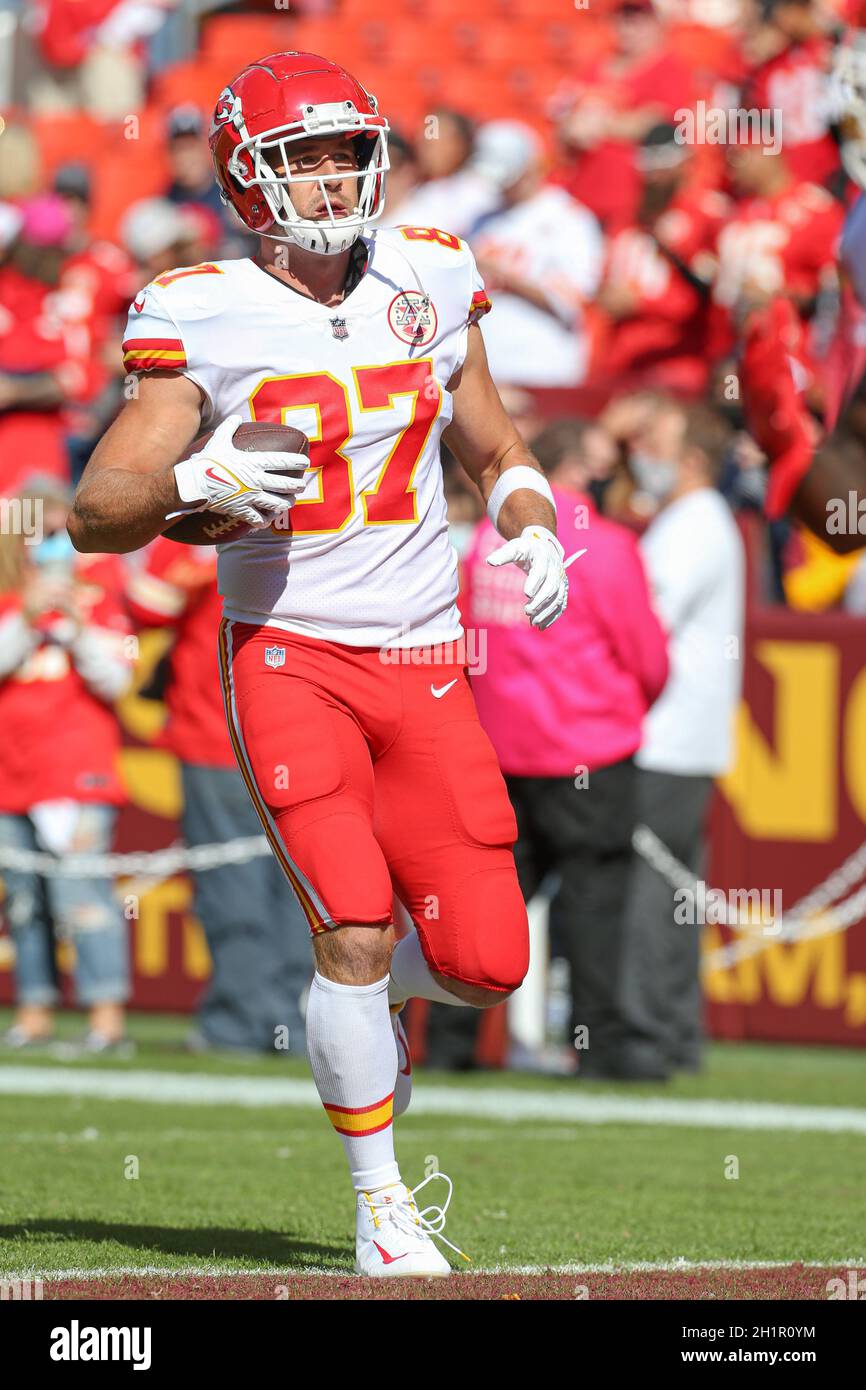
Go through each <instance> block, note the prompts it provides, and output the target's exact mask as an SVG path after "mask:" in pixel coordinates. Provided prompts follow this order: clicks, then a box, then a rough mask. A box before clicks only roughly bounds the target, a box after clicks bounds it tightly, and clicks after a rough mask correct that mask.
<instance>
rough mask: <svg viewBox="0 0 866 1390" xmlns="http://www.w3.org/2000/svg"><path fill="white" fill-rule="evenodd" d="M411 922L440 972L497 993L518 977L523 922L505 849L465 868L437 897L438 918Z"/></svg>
mask: <svg viewBox="0 0 866 1390" xmlns="http://www.w3.org/2000/svg"><path fill="white" fill-rule="evenodd" d="M496 857H497V858H498V855H497V856H496ZM416 925H417V928H418V935H419V936H420V938H421V941H422V943H423V946H424V954H425V956H427V959H428V962H429V964H430V966H431V968H432V969H433V970H437V971H438V972H439V974H440V975H446V976H448V977H449V978H450V979H453V980H459V981H461V983H463V984H467V985H475V986H477V987H480V988H481V989H489V990H491V991H493V992H495V993H497V994H510V993H511V992H512V990H515V989H517V987H518V986H519V985H520V984H521V983H522V981H523V978H524V976H525V975H526V971H527V969H528V967H529V924H528V921H527V917H526V905H525V903H524V901H523V895H522V893H521V891H520V887H519V884H518V882H517V871H516V870H515V867H514V860H513V859H512V857H511V854H510V853H507V852H505V853H504V854H503V858H502V862H500V863H498V864H491V866H490V867H489V868H483V869H478V868H476V869H474V870H473V871H472V873H470V874H468V875H467V876H466V877H465V878H464V879H463V880H462V882H461V883H460V884H459V885H458V886H457V889H456V891H455V892H454V893H452V894H450V895H449V901H448V902H447V903H443V905H442V914H441V920H440V921H438V922H430V921H421V922H417V923H416Z"/></svg>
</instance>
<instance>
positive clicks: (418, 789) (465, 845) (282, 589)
mask: <svg viewBox="0 0 866 1390" xmlns="http://www.w3.org/2000/svg"><path fill="white" fill-rule="evenodd" d="M387 132H388V123H387V121H386V120H385V118H384V116H383V115H382V114H380V112H379V110H378V108H377V105H376V101H375V99H374V98H373V97H372V96H371V95H370V94H369V93H368V92H367V91H366V90H365V89H364V88H363V87H362V86H361V85H360V84H359V83H358V82H357V81H356V80H355V79H354V78H353V77H352V76H350V74H349V73H347V72H345V71H344V70H343V69H342V68H340V67H338V66H337V65H336V64H334V63H331V62H329V61H328V60H326V59H324V58H320V57H317V56H316V55H314V54H309V53H281V54H276V55H273V56H270V57H266V58H263V59H262V60H261V61H260V62H257V63H253V64H252V65H251V66H249V67H248V68H246V69H245V70H244V71H243V72H242V73H241V74H240V76H239V77H238V78H237V79H236V80H235V81H233V82H232V83H231V85H230V86H229V87H227V88H226V89H225V90H224V91H223V92H222V94H221V96H220V98H219V100H218V102H217V105H216V110H215V113H214V118H213V124H212V128H211V136H210V143H211V149H212V152H213V157H214V164H215V168H216V176H217V180H218V183H219V186H220V188H221V190H222V192H223V195H224V197H225V199H226V201H227V202H228V203H229V204H230V205H231V206H232V207H233V208H234V209H235V211H236V212H237V213H238V214H239V215H240V217H241V219H242V220H243V221H244V222H245V223H246V225H247V227H249V228H250V229H251V230H253V231H255V232H258V233H259V234H260V236H261V241H260V245H259V250H258V254H257V255H256V257H255V258H252V259H242V260H235V261H223V262H217V263H214V264H205V265H198V266H192V267H186V268H182V269H179V270H176V271H173V272H171V273H168V274H165V275H161V276H159V277H158V278H157V279H156V280H155V281H154V282H153V283H152V284H150V285H148V286H147V288H146V289H145V290H143V291H142V292H141V293H140V294H139V296H138V298H137V299H136V300H135V302H134V304H133V306H132V309H131V310H130V316H129V324H128V329H127V337H126V344H125V354H126V363H127V367H128V369H129V370H130V371H131V372H134V373H136V374H137V376H138V379H139V381H138V389H137V392H136V394H135V398H134V399H133V400H131V401H130V402H129V403H128V404H127V405H126V406H125V408H124V410H123V412H122V413H121V414H120V416H119V417H118V419H117V420H116V421H115V423H114V424H113V425H112V427H111V429H110V430H109V431H108V432H107V434H106V435H105V436H104V438H103V439H102V441H101V443H100V444H99V446H98V448H97V449H96V451H95V453H94V455H93V458H92V459H91V462H90V464H89V466H88V469H87V472H86V474H85V475H84V477H83V479H82V482H81V485H80V488H79V491H78V495H77V499H76V503H75V508H74V513H73V516H72V519H71V522H70V531H71V534H72V537H73V540H74V542H75V544H76V546H77V547H78V548H79V549H82V550H95V551H130V550H135V549H136V548H138V547H139V546H143V545H146V544H147V543H148V542H149V541H151V540H153V538H154V537H155V536H157V535H159V533H160V532H161V531H163V530H164V528H165V525H166V517H167V515H169V514H170V513H172V512H174V511H177V510H178V509H180V508H183V507H185V506H196V507H207V508H208V509H210V510H214V511H218V512H221V513H224V514H225V515H226V516H228V517H233V518H239V519H242V520H244V521H246V522H248V523H250V524H251V525H252V526H253V527H254V529H253V530H251V531H249V532H248V533H247V534H246V535H245V536H244V537H243V538H242V539H238V540H235V541H233V542H232V543H230V544H227V545H224V546H220V547H219V587H220V592H221V594H222V597H223V603H224V617H223V620H222V624H221V629H220V637H219V644H220V661H221V672H222V679H223V683H224V694H225V702H226V709H227V714H228V719H229V726H230V732H231V737H232V741H233V744H234V749H235V753H236V756H237V760H238V765H239V767H240V769H241V772H242V774H243V776H244V778H245V780H246V783H247V787H248V789H249V792H250V796H251V797H252V799H253V802H254V804H255V806H256V809H257V811H258V813H259V816H260V818H261V821H262V824H263V826H264V828H265V831H266V833H267V835H268V837H269V839H270V841H271V844H272V847H273V850H274V853H275V854H276V855H277V857H278V859H279V861H280V863H281V864H282V866H283V869H284V871H285V873H286V876H287V878H288V879H289V881H290V883H291V884H292V886H293V888H294V890H295V892H296V894H297V896H298V899H299V901H300V903H301V906H302V908H303V910H304V913H305V915H306V918H307V920H308V922H309V924H310V929H311V931H312V933H313V940H314V947H315V953H316V963H317V970H316V974H315V977H314V980H313V984H312V987H311V991H310V997H309V1005H308V1009H307V1017H306V1030H307V1042H308V1051H309V1056H310V1061H311V1065H312V1071H313V1075H314V1077H315V1081H316V1085H317V1087H318V1090H319V1094H320V1096H321V1098H322V1102H323V1104H324V1107H325V1110H326V1112H327V1115H328V1118H329V1119H330V1121H331V1123H332V1124H333V1126H334V1128H335V1130H336V1131H337V1133H338V1134H339V1135H340V1137H341V1139H342V1142H343V1145H344V1148H345V1152H346V1156H347V1159H348V1162H349V1168H350V1171H351V1176H352V1183H353V1185H354V1188H355V1192H356V1199H357V1200H356V1206H357V1238H356V1264H355V1268H356V1271H357V1272H358V1273H362V1274H367V1275H403V1274H416V1275H437V1274H446V1273H448V1271H449V1268H450V1266H449V1265H448V1263H447V1261H446V1259H445V1258H444V1256H443V1255H442V1253H441V1252H440V1250H439V1249H438V1248H437V1246H436V1245H435V1244H434V1242H433V1241H432V1240H431V1234H437V1235H438V1234H439V1233H440V1232H441V1228H442V1225H443V1224H444V1211H445V1209H446V1208H447V1205H448V1200H446V1201H445V1203H444V1206H443V1207H442V1208H439V1207H433V1206H428V1207H427V1208H425V1209H424V1210H419V1208H418V1206H417V1205H416V1202H415V1199H414V1197H413V1194H412V1192H411V1191H410V1190H409V1189H408V1188H407V1187H406V1186H405V1185H404V1183H403V1181H402V1179H401V1175H400V1170H399V1168H398V1166H397V1162H396V1160H395V1157H394V1143H393V1132H392V1119H393V1115H394V1114H395V1113H400V1110H401V1109H402V1108H404V1107H405V1105H406V1104H407V1103H408V1091H409V1085H410V1071H411V1069H410V1065H409V1062H408V1054H407V1052H406V1048H405V1035H404V1034H403V1033H402V1029H401V1028H400V1026H399V1019H396V1011H399V1009H400V1007H401V1006H402V1005H403V1003H404V1002H405V1001H406V1000H407V999H409V998H412V997H419V998H425V999H431V1000H439V1001H442V1002H445V1003H449V1004H454V1005H457V1006H467V1005H470V1006H475V1007H480V1008H484V1007H486V1006H488V1005H492V1004H498V1003H500V1002H501V1001H502V1000H503V999H505V998H507V997H508V995H509V994H510V993H511V992H512V991H513V990H514V989H516V988H517V986H518V985H519V984H520V982H521V980H522V979H523V976H524V973H525V971H526V967H527V958H528V932H527V921H526V912H525V908H524V904H523V899H522V896H521V893H520V889H519V887H518V883H517V876H516V872H515V868H514V861H513V858H512V853H511V846H512V844H513V841H514V840H515V838H516V825H515V820H514V815H513V812H512V810H511V806H510V803H509V801H508V797H507V795H506V791H505V786H504V783H503V780H502V776H501V774H500V772H499V768H498V765H497V762H496V757H495V755H494V753H493V750H492V747H491V745H490V743H489V741H488V739H487V737H486V735H485V734H484V733H483V732H482V730H481V726H480V724H479V722H478V719H477V715H476V711H475V705H474V702H473V698H472V694H471V692H470V687H469V682H468V679H467V674H466V668H465V664H464V660H463V656H462V649H461V645H460V639H461V636H462V628H461V626H460V619H459V615H458V612H457V608H456V606H455V599H456V596H457V582H456V576H457V559H456V554H455V552H454V550H453V548H452V547H451V545H450V543H449V540H448V532H447V524H446V515H445V501H444V496H443V486H442V470H441V465H440V458H439V445H440V440H441V439H442V438H443V437H444V438H445V439H446V440H447V443H448V445H449V447H450V448H451V449H452V450H453V452H454V453H455V454H456V455H457V457H458V458H459V460H460V461H461V462H462V464H463V466H464V467H465V469H466V470H467V472H468V473H469V475H470V476H471V477H472V478H473V479H474V480H475V482H476V483H477V485H478V487H479V488H480V490H481V493H482V495H483V497H484V500H485V502H486V504H487V510H488V513H489V515H490V517H491V519H492V521H493V523H494V525H495V526H496V527H497V528H498V530H499V532H500V534H501V535H502V536H503V538H504V541H505V544H504V545H502V546H501V547H500V548H499V549H498V550H497V551H496V552H495V553H494V554H493V555H492V556H491V557H490V561H491V563H492V564H497V565H501V564H506V563H511V562H513V563H515V564H518V565H520V566H521V567H522V569H523V570H524V571H525V573H526V582H525V594H526V616H527V619H528V620H529V621H530V622H531V623H532V624H533V625H534V626H535V627H536V628H545V627H547V626H548V624H550V623H552V622H553V621H554V619H555V618H557V617H558V616H559V614H560V613H561V612H562V611H563V609H564V607H565V603H566V597H567V589H568V585H567V578H566V573H565V566H564V563H563V548H562V546H561V545H560V543H559V541H558V540H557V538H556V534H555V532H556V514H555V509H554V505H553V498H552V494H551V492H550V488H549V486H548V484H547V482H546V480H545V478H544V476H543V475H542V473H541V471H540V469H539V468H538V466H537V464H536V462H535V460H534V459H533V458H532V456H531V454H530V453H529V452H528V450H527V449H526V447H525V445H524V444H523V442H522V440H521V439H520V436H519V435H518V433H517V431H516V429H515V428H514V426H513V424H512V423H511V421H510V420H509V418H508V416H507V415H506V413H505V411H504V409H503V407H502V404H501V401H500V399H499V396H498V394H497V392H496V389H495V387H494V385H493V382H492V380H491V378H490V375H489V372H488V369H487V364H486V359H485V355H484V347H483V343H482V339H481V332H480V329H479V328H478V326H477V321H478V319H479V318H480V316H481V315H482V314H484V313H486V311H487V310H488V309H489V307H490V304H489V301H488V298H487V294H486V292H485V290H484V286H483V284H482V282H481V279H480V276H479V275H478V272H477V270H476V268H475V263H474V260H473V257H472V254H471V252H470V251H469V248H468V247H467V246H466V244H465V243H464V242H462V241H461V240H459V239H458V238H457V237H456V236H453V235H451V234H449V233H448V232H447V231H441V230H438V229H434V228H429V227H398V228H394V229H388V230H380V231H379V232H378V234H377V233H376V232H375V230H374V228H373V226H372V224H373V223H374V222H375V220H376V218H378V217H379V216H380V214H381V212H382V209H383V205H384V188H385V174H386V171H387V168H388V159H387ZM241 420H254V421H267V422H277V423H279V422H283V423H289V424H291V425H294V426H296V427H297V428H299V429H302V430H303V431H304V432H305V433H306V435H307V436H308V437H309V439H310V441H311V451H310V459H309V461H308V460H307V459H306V458H305V456H303V455H298V454H286V453H282V454H280V453H273V454H267V453H259V454H251V453H242V452H240V451H238V450H236V449H235V448H234V447H233V444H232V436H233V432H234V430H235V428H236V427H237V425H238V424H239V423H240V422H241ZM213 425H215V426H217V428H216V431H215V433H214V434H213V436H212V438H211V439H210V441H209V443H208V444H207V446H206V448H204V449H202V450H200V451H199V452H198V453H193V455H192V457H189V458H187V459H183V455H184V452H185V451H186V450H187V449H188V446H189V445H190V443H191V442H192V441H193V440H194V438H195V437H196V436H197V435H198V434H199V432H200V431H201V429H202V427H203V426H213ZM179 460H180V461H179ZM308 462H309V467H308V469H307V472H306V474H305V476H304V477H303V478H302V479H301V480H300V481H298V478H297V472H298V469H299V468H301V467H307V464H308ZM292 470H294V473H293V471H292ZM392 892H396V894H397V896H398V897H399V899H400V900H401V901H402V902H403V903H404V904H405V906H406V908H407V909H408V911H409V913H410V915H411V918H412V920H413V922H414V925H415V929H414V930H413V931H412V932H411V933H410V934H409V935H408V936H406V937H405V938H403V939H401V940H400V942H399V943H398V944H397V945H396V946H395V932H394V927H393V918H392ZM392 1010H394V1011H395V1017H394V1018H392V1012H391V1011H392ZM398 1042H399V1050H398ZM398 1059H399V1069H398ZM428 1180H429V1179H425V1182H426V1181H428ZM446 1181H447V1180H446ZM422 1185H423V1184H419V1187H420V1186H422ZM415 1191H416V1193H417V1191H418V1188H416V1189H415ZM448 1199H450V1183H449V1185H448ZM442 1239H443V1240H444V1237H442ZM446 1243H449V1242H446ZM452 1248H453V1249H456V1247H452Z"/></svg>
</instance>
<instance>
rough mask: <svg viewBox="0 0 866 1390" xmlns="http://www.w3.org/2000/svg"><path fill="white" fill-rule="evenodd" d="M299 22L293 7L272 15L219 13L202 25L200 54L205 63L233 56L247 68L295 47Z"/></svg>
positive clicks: (236, 62)
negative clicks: (260, 60)
mask: <svg viewBox="0 0 866 1390" xmlns="http://www.w3.org/2000/svg"><path fill="white" fill-rule="evenodd" d="M295 25H296V20H295V16H294V12H293V11H292V10H277V11H275V12H274V13H273V14H271V15H239V14H232V15H215V16H214V17H213V18H212V19H209V20H207V21H206V22H205V24H204V25H203V27H202V42H201V49H200V56H201V58H202V59H203V60H204V61H205V62H210V61H212V60H216V61H224V60H225V59H229V60H231V61H232V62H233V63H235V65H236V66H237V67H243V65H244V63H247V62H252V61H254V60H255V59H256V58H261V57H263V56H264V55H265V54H266V53H281V52H283V51H284V50H285V49H287V48H294V47H295V41H294V38H293V37H292V32H293V30H294V28H295Z"/></svg>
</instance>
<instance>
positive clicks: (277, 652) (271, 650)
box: [265, 647, 286, 670]
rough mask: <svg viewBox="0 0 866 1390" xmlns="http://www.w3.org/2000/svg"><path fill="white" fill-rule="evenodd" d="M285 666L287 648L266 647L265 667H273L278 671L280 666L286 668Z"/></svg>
mask: <svg viewBox="0 0 866 1390" xmlns="http://www.w3.org/2000/svg"><path fill="white" fill-rule="evenodd" d="M285 664H286V649H285V647H265V665H266V666H273V667H274V669H275V670H276V668H277V667H278V666H285Z"/></svg>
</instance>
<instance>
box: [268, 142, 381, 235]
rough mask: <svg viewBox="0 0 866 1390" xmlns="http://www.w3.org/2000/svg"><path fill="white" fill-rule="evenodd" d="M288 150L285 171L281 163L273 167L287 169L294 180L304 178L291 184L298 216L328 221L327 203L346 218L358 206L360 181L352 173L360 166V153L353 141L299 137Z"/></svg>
mask: <svg viewBox="0 0 866 1390" xmlns="http://www.w3.org/2000/svg"><path fill="white" fill-rule="evenodd" d="M287 153H288V166H287V168H285V170H284V168H283V165H282V164H275V166H274V167H275V170H276V172H277V173H278V174H280V173H283V172H286V173H288V174H290V175H291V176H292V179H293V180H295V179H298V180H301V182H297V183H296V182H292V183H291V184H290V185H289V197H290V198H291V200H292V206H293V207H294V209H295V211H296V212H297V214H298V216H299V217H304V218H309V219H311V220H313V221H322V220H327V218H328V203H330V205H331V212H332V213H333V215H334V216H335V217H346V216H347V215H348V214H349V213H350V212H351V211H352V209H353V208H354V207H355V206H356V205H357V202H358V193H359V188H358V184H359V182H360V180H359V179H357V178H353V177H351V176H350V175H351V172H352V170H356V169H357V168H358V156H357V154H356V152H355V147H354V145H353V143H352V142H351V140H346V139H342V138H337V139H335V138H333V137H330V138H327V139H315V138H313V139H310V140H299V141H298V142H297V144H293V145H290V146H289V147H288V150H287ZM347 176H348V177H347ZM326 193H327V201H326V199H325V194H326Z"/></svg>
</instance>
